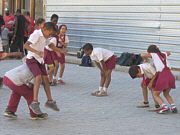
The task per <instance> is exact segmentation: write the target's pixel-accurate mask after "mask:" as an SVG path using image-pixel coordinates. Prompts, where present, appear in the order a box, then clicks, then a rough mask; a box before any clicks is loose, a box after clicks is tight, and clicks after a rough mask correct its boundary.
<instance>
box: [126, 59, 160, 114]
mask: <svg viewBox="0 0 180 135" xmlns="http://www.w3.org/2000/svg"><path fill="white" fill-rule="evenodd" d="M155 74H156V69H155V67H154V66H153V64H152V63H149V62H146V63H143V64H140V65H133V66H131V67H130V68H129V75H130V76H131V77H132V79H134V78H142V77H143V81H142V82H141V87H142V92H143V97H144V102H143V103H141V104H140V105H138V106H137V107H138V108H144V107H149V102H148V90H147V86H148V85H149V84H150V85H151V83H152V82H153V84H152V88H151V89H149V90H150V91H151V93H152V96H153V92H154V88H155V85H156V81H157V79H155V80H154V81H153V80H152V78H153V76H154V75H155ZM153 99H154V97H153ZM154 103H155V107H152V108H150V109H148V111H158V110H159V109H160V105H159V103H158V102H157V101H156V100H155V99H154Z"/></svg>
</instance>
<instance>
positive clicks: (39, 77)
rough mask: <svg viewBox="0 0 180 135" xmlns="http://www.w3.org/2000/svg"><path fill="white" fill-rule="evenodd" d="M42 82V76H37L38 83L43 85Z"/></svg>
mask: <svg viewBox="0 0 180 135" xmlns="http://www.w3.org/2000/svg"><path fill="white" fill-rule="evenodd" d="M41 81H42V77H41V75H38V76H36V82H39V83H41Z"/></svg>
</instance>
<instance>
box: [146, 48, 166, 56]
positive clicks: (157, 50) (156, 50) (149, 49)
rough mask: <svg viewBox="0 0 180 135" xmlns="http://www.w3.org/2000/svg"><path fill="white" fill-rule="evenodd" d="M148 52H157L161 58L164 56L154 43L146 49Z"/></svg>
mask: <svg viewBox="0 0 180 135" xmlns="http://www.w3.org/2000/svg"><path fill="white" fill-rule="evenodd" d="M147 52H148V53H159V54H160V55H161V57H162V58H164V56H163V54H162V53H161V51H160V50H159V48H158V47H157V46H156V45H150V46H149V47H148V49H147Z"/></svg>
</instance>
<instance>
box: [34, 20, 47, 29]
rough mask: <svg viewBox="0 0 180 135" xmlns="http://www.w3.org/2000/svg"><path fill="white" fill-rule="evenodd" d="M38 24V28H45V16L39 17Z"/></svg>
mask: <svg viewBox="0 0 180 135" xmlns="http://www.w3.org/2000/svg"><path fill="white" fill-rule="evenodd" d="M36 24H37V26H38V28H37V30H39V29H43V27H44V24H45V20H44V19H43V18H39V19H37V22H36Z"/></svg>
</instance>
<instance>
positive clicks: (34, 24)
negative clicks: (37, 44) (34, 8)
mask: <svg viewBox="0 0 180 135" xmlns="http://www.w3.org/2000/svg"><path fill="white" fill-rule="evenodd" d="M27 16H28V17H29V19H30V22H31V26H32V29H31V31H30V32H29V35H31V34H32V33H33V32H34V28H35V26H36V23H35V22H34V20H33V19H32V18H30V13H29V11H27Z"/></svg>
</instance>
